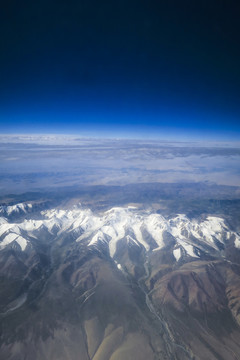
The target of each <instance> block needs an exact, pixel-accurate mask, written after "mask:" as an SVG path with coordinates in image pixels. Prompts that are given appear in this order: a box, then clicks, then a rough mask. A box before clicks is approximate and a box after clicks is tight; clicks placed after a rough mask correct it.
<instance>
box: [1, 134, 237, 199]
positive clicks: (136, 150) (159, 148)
mask: <svg viewBox="0 0 240 360" xmlns="http://www.w3.org/2000/svg"><path fill="white" fill-rule="evenodd" d="M0 143H1V145H0V171H1V174H2V176H1V179H0V190H1V193H2V194H3V193H4V194H7V193H10V192H17V193H19V192H25V191H33V190H35V191H38V190H42V191H43V190H49V189H54V188H56V187H59V186H62V187H63V186H73V185H74V186H80V185H126V184H134V183H151V182H159V183H178V182H180V183H186V182H189V183H191V182H192V183H197V182H206V183H208V184H213V183H216V184H218V185H233V186H234V185H235V186H239V185H240V183H239V179H240V143H206V142H188V143H186V142H164V141H150V140H149V141H144V140H113V139H112V140H111V139H84V138H83V139H80V138H77V137H73V136H72V137H64V136H62V137H61V136H1V137H0Z"/></svg>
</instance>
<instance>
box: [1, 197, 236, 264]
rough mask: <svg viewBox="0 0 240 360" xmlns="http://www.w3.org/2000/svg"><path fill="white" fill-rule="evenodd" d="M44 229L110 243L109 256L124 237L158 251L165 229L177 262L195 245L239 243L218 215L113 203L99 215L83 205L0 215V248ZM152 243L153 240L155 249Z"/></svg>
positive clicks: (28, 239)
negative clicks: (12, 218) (33, 215)
mask: <svg viewBox="0 0 240 360" xmlns="http://www.w3.org/2000/svg"><path fill="white" fill-rule="evenodd" d="M18 205H19V204H17V205H15V206H18ZM43 228H44V229H45V230H47V231H48V233H49V235H50V236H53V237H57V236H60V235H62V234H64V233H72V234H73V235H74V237H75V239H76V241H77V242H79V241H86V242H87V244H88V246H89V247H92V246H93V247H96V246H99V245H100V244H103V243H104V244H108V246H109V251H110V255H111V256H112V257H114V256H115V254H116V251H117V243H118V241H119V240H123V239H125V240H124V241H126V244H127V246H140V247H143V248H145V250H146V251H150V250H155V251H156V250H159V249H162V248H163V247H165V246H166V234H170V235H171V236H172V238H174V241H175V245H174V247H173V256H174V257H175V259H176V261H178V260H179V259H180V258H181V256H182V254H187V255H188V256H191V257H196V258H197V257H199V254H200V253H199V249H200V250H202V251H205V250H206V249H207V248H208V249H209V248H212V249H213V251H219V244H220V245H221V244H222V245H221V246H223V247H224V244H225V243H227V242H228V241H229V240H230V239H232V240H233V241H234V243H235V246H236V247H237V248H240V237H239V235H238V234H236V233H235V232H233V231H231V230H230V229H229V228H228V227H227V225H226V223H225V221H224V219H222V218H219V217H214V216H208V217H207V218H206V219H205V220H201V221H199V220H197V219H193V220H190V219H188V218H187V216H186V215H184V214H179V215H177V216H175V217H172V218H170V219H165V218H164V217H163V216H162V215H160V214H157V213H152V212H150V211H143V210H139V209H137V208H134V207H125V208H122V207H115V208H112V209H110V210H108V211H106V212H103V213H101V214H99V213H93V212H92V211H91V210H90V209H84V208H82V207H81V206H74V207H73V208H71V209H67V210H66V209H54V208H53V209H50V210H45V211H41V212H40V213H39V217H38V219H37V220H35V219H25V220H24V221H23V222H21V223H10V222H9V221H8V220H7V219H5V218H4V217H0V248H1V249H3V248H5V247H6V246H8V245H9V244H11V243H18V244H19V245H20V247H21V249H22V250H25V249H26V248H27V245H28V244H29V243H30V242H31V237H32V238H36V237H38V238H41V231H42V229H43ZM26 234H27V235H26ZM149 239H150V240H151V241H150V240H149ZM152 244H155V245H154V248H153V245H152ZM206 251H207V250H206Z"/></svg>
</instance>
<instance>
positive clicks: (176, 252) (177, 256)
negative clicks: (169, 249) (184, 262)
mask: <svg viewBox="0 0 240 360" xmlns="http://www.w3.org/2000/svg"><path fill="white" fill-rule="evenodd" d="M173 255H174V257H175V259H176V260H177V261H178V260H179V259H180V257H181V249H180V247H179V248H177V249H174V250H173Z"/></svg>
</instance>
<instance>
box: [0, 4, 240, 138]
mask: <svg viewBox="0 0 240 360" xmlns="http://www.w3.org/2000/svg"><path fill="white" fill-rule="evenodd" d="M239 18H240V4H238V3H237V2H236V1H222V0H218V1H217V0H208V1H198V2H196V1H192V0H191V1H190V0H183V1H181V2H180V1H177V0H171V1H170V0H169V1H151V0H149V1H140V0H139V1H103V2H99V1H97V0H88V1H83V0H78V1H77V0H72V1H68V2H64V1H56V0H55V1H54V0H49V1H46V0H43V1H41V2H38V3H36V2H32V1H26V2H24V3H19V1H11V2H6V3H5V4H4V8H3V11H1V18H0V24H1V25H0V27H1V29H0V30H1V34H4V36H3V37H2V38H1V40H0V46H1V57H0V131H1V132H2V133H33V132H35V133H48V132H51V133H69V134H70V133H78V134H79V135H81V134H82V135H91V134H93V135H94V136H96V135H98V134H99V135H101V136H102V135H103V136H104V135H107V136H111V135H112V136H126V137H134V136H140V137H141V136H149V137H169V138H173V137H174V136H176V137H181V136H182V137H185V138H186V137H199V138H207V139H210V138H213V139H214V140H215V139H234V140H236V139H240V101H239V99H240V66H239V64H240V47H239V34H240V24H239Z"/></svg>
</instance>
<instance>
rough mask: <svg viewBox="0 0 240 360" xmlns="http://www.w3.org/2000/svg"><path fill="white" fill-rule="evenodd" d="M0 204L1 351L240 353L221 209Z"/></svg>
mask: <svg viewBox="0 0 240 360" xmlns="http://www.w3.org/2000/svg"><path fill="white" fill-rule="evenodd" d="M0 215H1V217H0V282H1V293H0V331H1V338H0V341H1V343H0V345H1V346H0V358H1V359H9V360H17V359H20V358H21V359H23V358H24V359H26V360H32V359H33V358H35V359H37V360H47V359H52V360H55V359H56V360H57V359H58V360H75V359H80V360H85V359H86V360H89V359H93V360H107V359H111V360H122V359H129V360H130V359H143V360H145V359H150V360H151V359H179V360H181V359H195V360H197V359H199V360H200V359H220V360H221V359H224V360H233V359H235V360H236V359H240V355H239V354H240V235H239V233H238V228H237V227H235V228H234V227H233V225H232V223H231V222H229V221H228V219H227V218H224V217H221V216H216V215H212V214H205V215H201V216H197V217H195V218H194V217H192V218H189V217H188V216H187V215H185V214H173V215H172V216H170V215H168V216H166V215H164V216H163V215H162V214H161V212H160V211H154V210H153V208H143V207H141V206H132V205H129V206H124V207H113V208H110V209H108V210H104V211H101V210H98V211H97V210H94V211H92V210H90V209H89V208H86V207H85V206H82V205H81V204H78V205H76V204H75V205H72V206H69V205H68V206H65V205H64V204H62V205H61V206H60V205H59V206H57V207H49V205H48V206H47V205H46V203H36V202H33V203H31V202H22V203H16V204H12V205H4V206H1V208H0Z"/></svg>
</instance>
